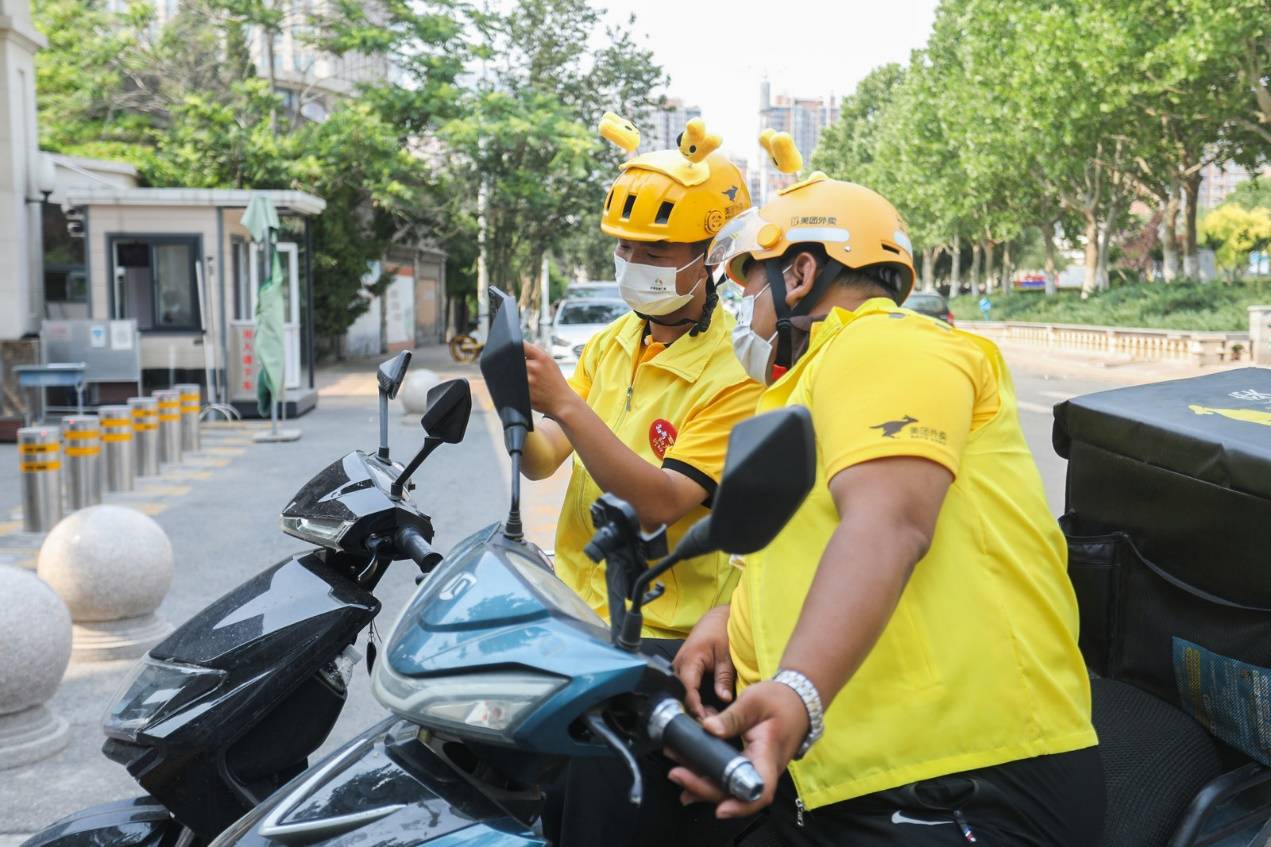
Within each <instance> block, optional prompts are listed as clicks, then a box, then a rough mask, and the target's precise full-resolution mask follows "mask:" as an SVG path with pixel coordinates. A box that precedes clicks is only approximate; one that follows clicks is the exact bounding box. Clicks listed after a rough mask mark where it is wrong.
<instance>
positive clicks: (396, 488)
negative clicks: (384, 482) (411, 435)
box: [388, 435, 441, 500]
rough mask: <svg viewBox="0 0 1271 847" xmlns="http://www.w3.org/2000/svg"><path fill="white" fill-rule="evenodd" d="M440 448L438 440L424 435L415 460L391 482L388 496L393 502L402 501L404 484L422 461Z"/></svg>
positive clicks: (439, 440)
mask: <svg viewBox="0 0 1271 847" xmlns="http://www.w3.org/2000/svg"><path fill="white" fill-rule="evenodd" d="M440 446H441V439H440V438H433V437H432V436H431V435H425V436H424V446H423V447H422V448H420V451H419V452H418V453H416V454H415V458H413V459H411V460H410V464H409V465H407V466H406V467H405V468H403V469H402V472H401V473H400V474H398V476H397V479H395V480H393V484H392V485H391V486H390V487H389V490H388V496H389V497H392V498H393V499H394V500H400V499H402V492H403V491H404V490H405V489H406V483H407V481H408V480H410V477H411V474H413V473H414V472H415V471H416V470H418V469H419V466H420V465H422V464H423V463H424V459H427V458H428V457H429V456H431V455H432V451H434V450H436V449H437V448H438V447H440Z"/></svg>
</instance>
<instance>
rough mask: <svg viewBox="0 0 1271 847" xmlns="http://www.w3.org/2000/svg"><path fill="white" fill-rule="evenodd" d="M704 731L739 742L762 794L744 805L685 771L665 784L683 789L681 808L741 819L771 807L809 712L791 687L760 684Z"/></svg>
mask: <svg viewBox="0 0 1271 847" xmlns="http://www.w3.org/2000/svg"><path fill="white" fill-rule="evenodd" d="M685 646H686V647H687V646H688V645H687V644H685ZM702 726H703V727H705V728H706V730H707V731H708V732H710V733H711V734H712V735H715V736H717V737H719V738H736V737H737V736H741V739H742V741H743V742H744V743H745V749H744V752H745V754H746V758H748V759H749V760H750V761H751V762H753V763H754V766H755V769H756V770H758V771H759V775H760V776H761V777H762V778H763V783H764V791H763V794H762V795H761V796H760V797H759V799H758V800H756V801H755V802H753V803H743V802H742V801H740V800H738V799H736V798H734V797H731V796H729V795H728V794H727V793H725V792H724V791H723V790H722V789H721V788H720V787H719V786H718V785H716V784H715V783H714V782H712V781H711V780H709V779H706V778H704V777H702V776H699V775H698V774H696V773H694V772H693V771H691V770H689V769H688V768H686V767H676V768H672V769H671V772H670V774H669V778H670V780H671V781H672V782H674V783H675V784H676V785H678V786H680V787H681V788H683V789H684V791H683V793H682V794H681V795H680V802H682V803H684V804H686V805H687V804H689V803H700V802H706V803H713V804H715V816H716V817H718V818H735V817H745V816H747V815H753V814H755V813H756V812H758V811H759V810H760V809H762V808H764V807H765V806H767V805H768V804H769V803H771V802H772V798H773V794H774V793H775V792H776V789H777V781H778V780H779V779H780V778H781V775H782V773H784V772H785V769H786V766H787V765H789V764H790V760H791V759H793V758H794V754H795V753H797V752H798V751H799V746H800V745H801V744H803V739H804V738H806V737H807V734H808V712H807V709H806V708H805V707H804V705H803V701H802V700H800V699H799V695H798V694H795V693H794V691H793V690H792V689H791V688H790V687H789V686H786V685H782V684H781V683H779V682H770V681H769V682H760V683H757V684H755V685H751V686H749V687H748V688H746V689H745V690H744V691H742V692H741V694H740V695H739V696H738V697H737V702H735V703H733V704H732V705H731V706H729V707H728V708H727V709H725V710H724V711H722V712H720V713H719V714H718V715H712V716H711V717H709V718H707V719H706V720H705V721H703V722H702Z"/></svg>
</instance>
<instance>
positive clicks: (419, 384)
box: [397, 370, 441, 415]
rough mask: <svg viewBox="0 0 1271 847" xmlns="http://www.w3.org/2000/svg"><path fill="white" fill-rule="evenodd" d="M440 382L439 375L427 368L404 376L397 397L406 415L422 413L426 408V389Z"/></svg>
mask: <svg viewBox="0 0 1271 847" xmlns="http://www.w3.org/2000/svg"><path fill="white" fill-rule="evenodd" d="M440 383H441V377H439V376H437V374H435V373H433V372H432V371H429V370H418V371H415V372H413V373H411V374H408V375H407V376H406V381H405V382H403V383H402V387H401V389H400V390H399V391H398V392H397V399H399V400H401V401H402V408H403V409H405V410H406V414H408V415H422V414H423V413H424V410H426V409H427V408H428V391H429V389H431V388H432V387H433V386H434V385H438V384H440Z"/></svg>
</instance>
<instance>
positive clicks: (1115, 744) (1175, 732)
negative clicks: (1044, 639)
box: [1090, 678, 1222, 847]
mask: <svg viewBox="0 0 1271 847" xmlns="http://www.w3.org/2000/svg"><path fill="white" fill-rule="evenodd" d="M1090 689H1091V697H1092V702H1093V710H1094V726H1095V731H1096V732H1098V734H1099V751H1100V754H1101V755H1102V757H1103V775H1104V783H1105V784H1106V786H1107V794H1108V806H1107V815H1106V823H1105V824H1104V829H1103V840H1102V841H1101V842H1100V844H1101V845H1102V847H1163V845H1165V844H1167V843H1168V841H1169V839H1170V836H1171V835H1173V833H1174V830H1175V828H1176V827H1177V826H1178V822H1179V819H1180V818H1181V817H1182V816H1183V812H1184V811H1185V810H1186V809H1187V806H1188V804H1189V803H1191V801H1192V798H1193V797H1195V796H1196V794H1197V792H1199V791H1200V789H1201V788H1202V787H1204V785H1205V784H1206V783H1208V782H1209V781H1210V780H1212V779H1214V778H1215V777H1217V776H1218V775H1219V774H1221V773H1222V763H1221V761H1220V760H1219V757H1218V748H1217V744H1216V742H1215V741H1214V739H1213V737H1212V736H1210V734H1209V733H1208V732H1206V731H1205V729H1204V728H1203V727H1202V726H1201V725H1200V724H1198V723H1197V722H1196V721H1195V720H1193V719H1192V718H1191V717H1190V716H1188V715H1187V714H1186V713H1184V712H1182V711H1181V710H1179V709H1178V708H1176V707H1174V706H1173V705H1171V704H1169V703H1166V702H1165V701H1164V700H1161V699H1160V698H1158V697H1156V696H1154V695H1152V694H1148V693H1147V692H1146V691H1143V690H1141V689H1138V688H1135V687H1134V686H1132V685H1127V684H1126V683H1124V682H1116V681H1114V680H1110V679H1101V678H1095V679H1091V680H1090Z"/></svg>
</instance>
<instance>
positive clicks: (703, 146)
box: [676, 118, 724, 164]
mask: <svg viewBox="0 0 1271 847" xmlns="http://www.w3.org/2000/svg"><path fill="white" fill-rule="evenodd" d="M676 140H677V143H678V144H679V145H680V154H681V155H683V156H684V158H685V159H688V160H689V161H690V162H693V163H694V164H696V163H697V162H700V161H702V160H703V159H705V158H706V157H707V156H709V155H710V154H711V153H714V152H715V151H716V150H718V149H719V145H721V144H723V143H724V139H722V138H720V137H719V136H718V135H717V134H715V133H710V134H707V132H706V122H705V121H704V120H702V119H701V118H693V120H691V121H689V122H688V123H687V124H685V125H684V131H683V132H682V133H680V137H679V138H678V139H676Z"/></svg>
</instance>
